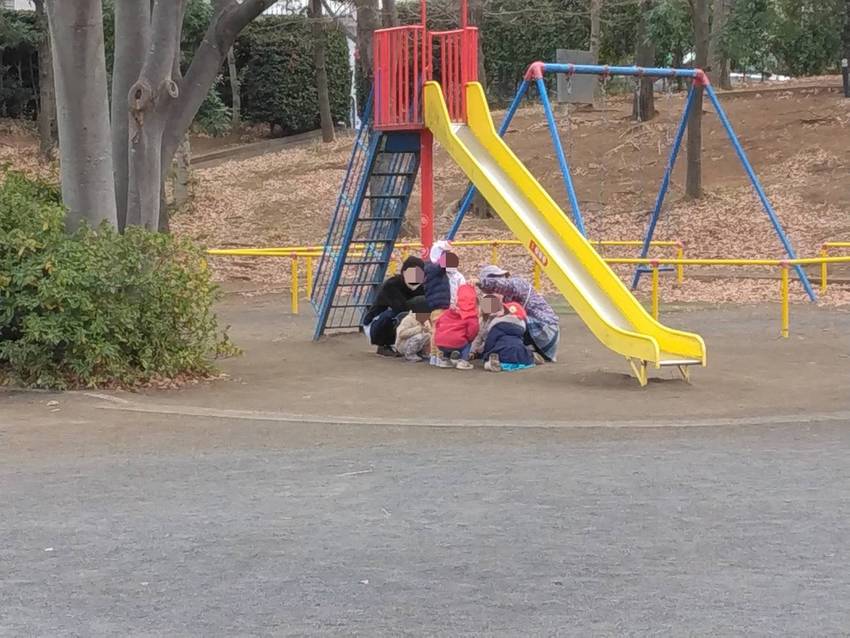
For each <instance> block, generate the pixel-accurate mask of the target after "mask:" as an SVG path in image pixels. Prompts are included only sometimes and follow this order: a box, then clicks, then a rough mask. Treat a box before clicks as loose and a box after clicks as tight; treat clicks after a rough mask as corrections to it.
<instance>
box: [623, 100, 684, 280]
mask: <svg viewBox="0 0 850 638" xmlns="http://www.w3.org/2000/svg"><path fill="white" fill-rule="evenodd" d="M695 98H696V88H695V87H694V85H693V84H692V85H691V88H690V90H689V91H688V97H687V99H686V100H685V110H684V112H683V113H682V119H680V120H679V127H678V128H677V129H676V138H675V139H674V140H673V146H671V147H670V156H669V157H668V158H667V168H666V169H665V171H664V178H663V179H662V180H661V188H660V189H659V191H658V197H656V198H655V208H653V209H652V216H651V217H650V218H649V227H648V228H647V230H646V236H645V237H644V238H643V247H642V248H641V249H640V256H641V259H644V258H645V257H646V256H647V255H648V254H649V247H650V246H651V245H652V238H653V236H654V235H655V226H656V224H658V218H659V217H660V216H661V208H662V207H663V206H664V198H665V197H666V196H667V191H668V190H669V188H670V177H671V176H672V174H673V168H674V167H675V166H676V159H677V158H678V157H679V151H680V150H681V148H682V140H684V138H685V131H687V130H688V117H690V114H691V111H692V110H693V106H694V102H695V101H696V99H695ZM641 274H643V270H641V268H640V267H638V268H636V269H635V276H634V278H633V279H632V289H634V288H637V286H638V283H640V276H641Z"/></svg>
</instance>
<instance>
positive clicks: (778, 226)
mask: <svg viewBox="0 0 850 638" xmlns="http://www.w3.org/2000/svg"><path fill="white" fill-rule="evenodd" d="M705 93H706V95H708V99H709V100H711V104H712V106H714V111H715V112H716V113H717V117H718V118H720V122H721V123H722V124H723V128H724V129H726V134H727V135H728V136H729V140H730V141H731V142H732V146H733V147H735V153H737V155H738V159H739V160H741V164H742V165H743V166H744V170H745V171H746V172H747V176H748V177H749V178H750V182H752V184H753V188H754V189H755V191H756V194H757V195H758V197H759V200H761V205H762V206H763V207H764V211H765V212H766V213H767V216H768V217H770V221H771V223H772V224H773V228H774V230H776V234H777V235H779V240H780V241H781V242H782V245H783V246H784V247H785V252H786V253H788V257H789V258H790V259H797V255H796V254H795V253H794V247H793V246H791V241H790V240H789V239H788V236H787V235H786V234H785V231H784V230H783V228H782V223H781V222H780V221H779V217H777V215H776V211H774V210H773V206H772V205H771V203H770V201H769V200H768V199H767V194H766V193H765V192H764V188H762V185H761V182H760V181H759V178H758V176H757V175H756V173H755V171H754V170H753V166H752V164H750V160H749V159H748V158H747V154H746V152H745V151H744V147H743V146H741V142H739V141H738V136H737V135H735V130H734V129H733V128H732V123H731V122H730V121H729V118H728V117H726V111H724V110H723V107H722V106H721V105H720V100H718V99H717V94H716V93H715V92H714V88H713V87H712V86H711V85H710V84H706V86H705ZM794 269H795V270H796V271H797V276H798V277H799V278H800V283H802V284H803V288H805V289H806V294H808V295H809V299H811V300H812V301H817V295H815V291H814V290H813V289H812V284H811V283H810V282H809V278H808V277H807V276H806V273H805V271H804V270H803V268H802V267H801V266H800V265H797V266H794Z"/></svg>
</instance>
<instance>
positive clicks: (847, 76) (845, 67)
mask: <svg viewBox="0 0 850 638" xmlns="http://www.w3.org/2000/svg"><path fill="white" fill-rule="evenodd" d="M841 76H842V78H843V79H844V97H850V61H848V60H847V58H843V59H842V60H841Z"/></svg>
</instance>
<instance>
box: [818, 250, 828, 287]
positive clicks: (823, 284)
mask: <svg viewBox="0 0 850 638" xmlns="http://www.w3.org/2000/svg"><path fill="white" fill-rule="evenodd" d="M820 256H821V257H823V258H824V259H826V258H827V257H829V246H827V245H826V244H824V245H823V246H822V247H821V249H820ZM828 270H829V265H828V264H827V263H826V262H825V261H823V262H821V265H820V291H821V293H825V292H826V278H827V275H828V273H827V271H828Z"/></svg>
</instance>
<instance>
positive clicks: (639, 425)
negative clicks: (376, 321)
mask: <svg viewBox="0 0 850 638" xmlns="http://www.w3.org/2000/svg"><path fill="white" fill-rule="evenodd" d="M80 394H82V395H83V396H86V397H88V398H92V399H96V400H98V401H99V402H100V403H98V404H95V406H94V407H96V408H97V409H101V410H114V411H119V412H135V413H144V414H168V415H173V416H186V417H201V418H207V419H230V420H242V421H264V422H272V423H299V424H316V425H339V426H352V425H359V426H372V427H409V428H464V429H465V428H477V429H483V428H487V429H510V428H517V429H545V430H552V429H590V428H606V429H612V428H613V429H669V428H689V427H704V428H706V427H710V428H714V427H744V426H756V425H761V426H764V425H767V426H772V425H791V424H793V425H814V424H819V423H832V422H846V421H850V410H843V411H837V412H821V413H809V414H784V415H764V416H758V415H753V416H744V417H718V418H704V419H684V420H681V421H675V422H674V421H670V420H669V419H664V420H659V421H516V422H505V421H503V422H498V421H495V422H494V421H492V420H487V421H476V420H465V419H461V420H457V421H454V422H452V423H447V422H445V421H441V420H436V419H434V420H431V419H386V418H367V417H351V416H334V415H316V414H296V413H289V412H264V411H260V410H225V409H216V408H205V407H202V406H178V405H168V404H158V403H150V404H143V403H139V402H134V401H129V400H127V399H122V398H119V397H113V396H110V395H106V394H99V393H93V392H83V393H80Z"/></svg>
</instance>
